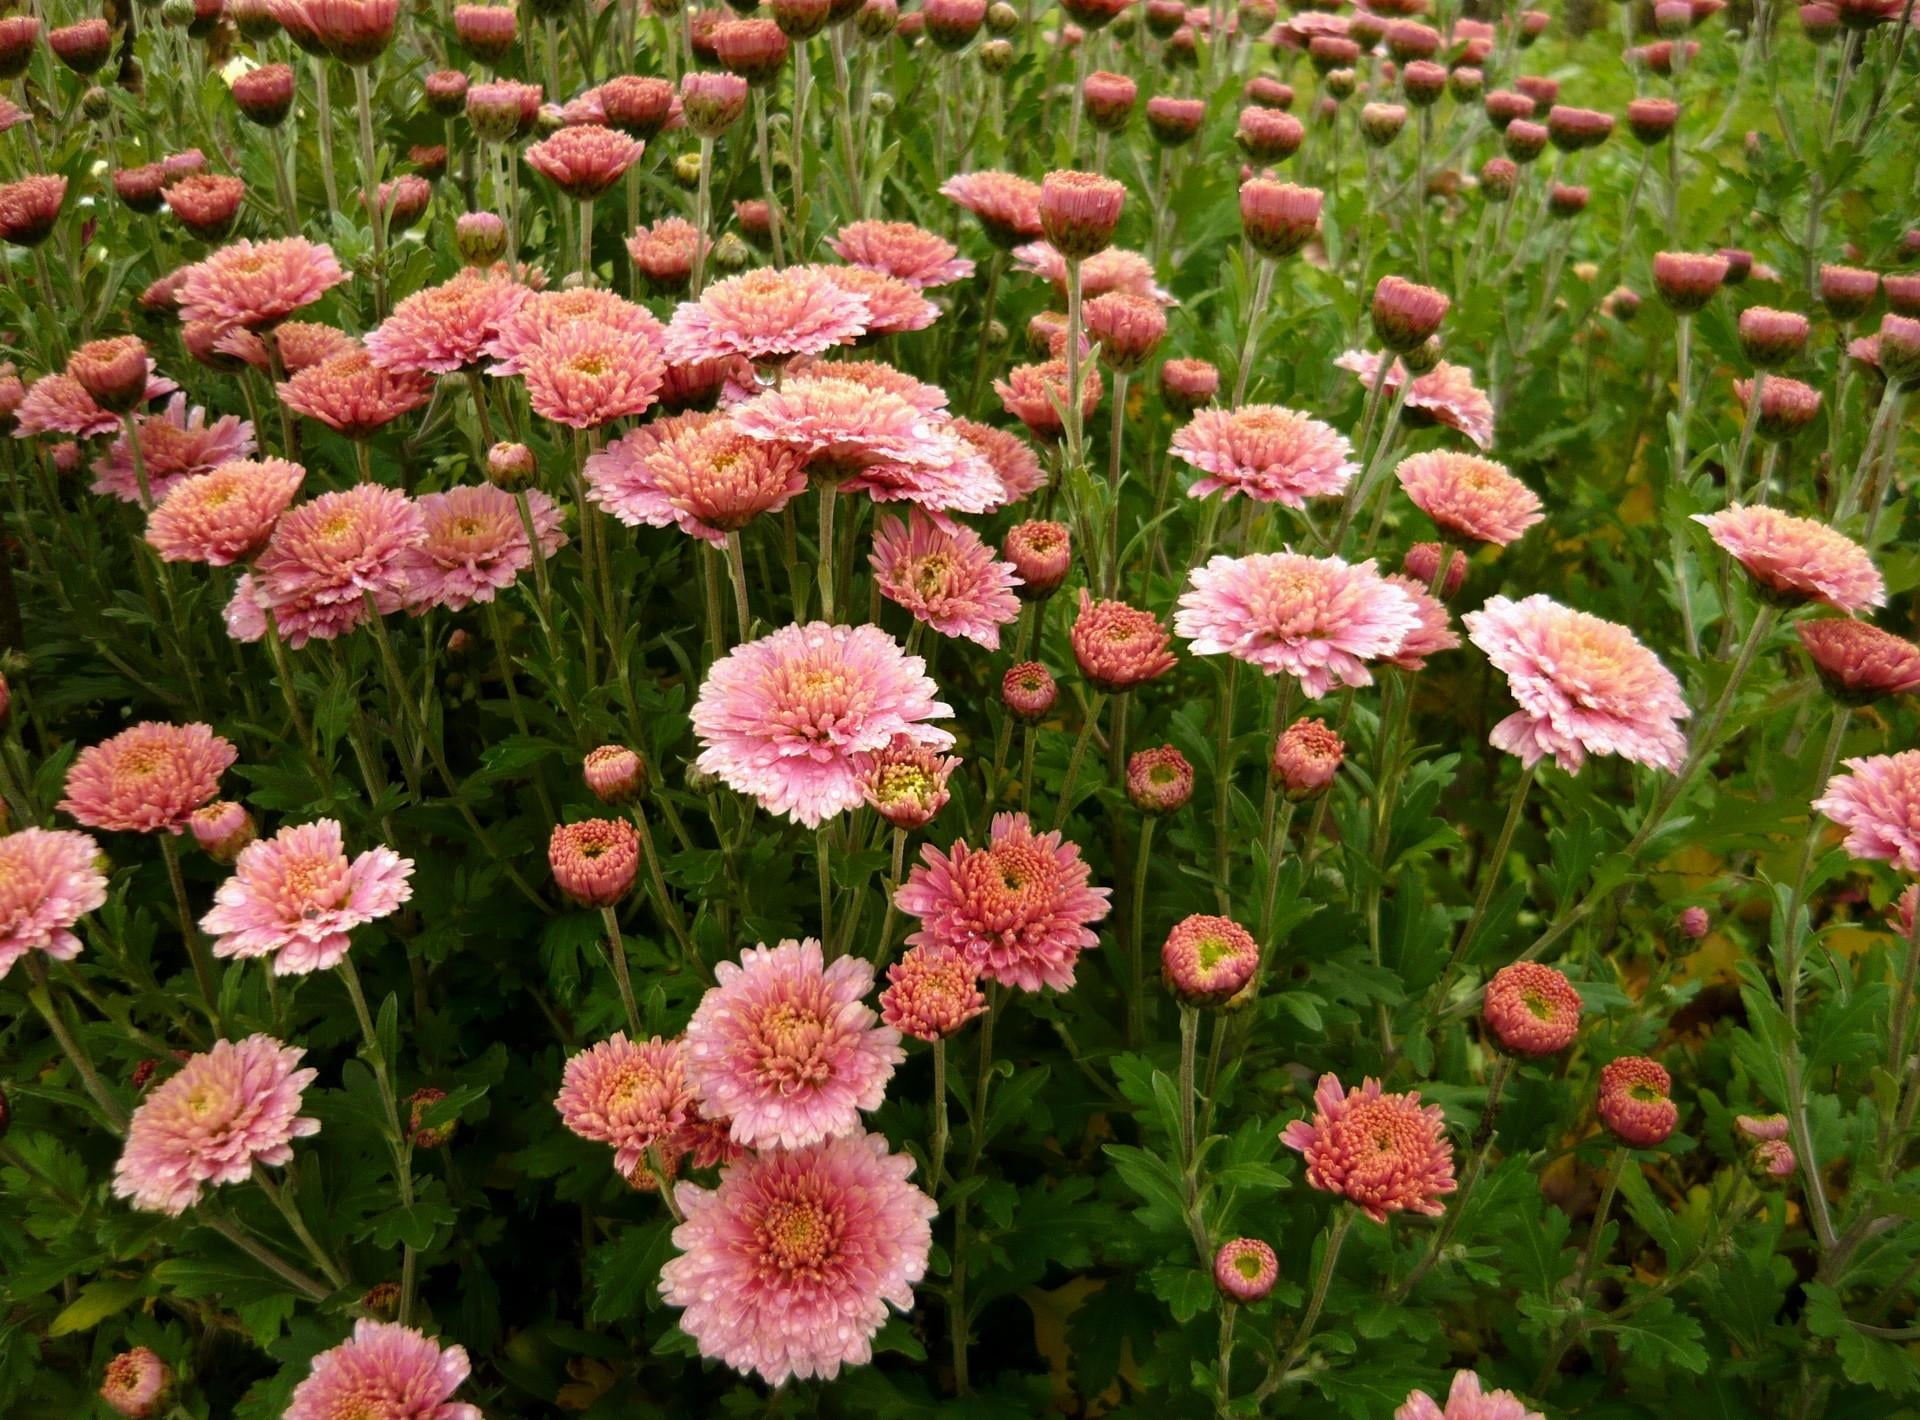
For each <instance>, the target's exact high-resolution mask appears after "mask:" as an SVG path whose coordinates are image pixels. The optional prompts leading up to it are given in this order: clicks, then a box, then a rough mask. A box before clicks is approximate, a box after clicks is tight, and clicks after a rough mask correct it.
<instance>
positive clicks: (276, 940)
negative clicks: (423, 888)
mask: <svg viewBox="0 0 1920 1420" xmlns="http://www.w3.org/2000/svg"><path fill="white" fill-rule="evenodd" d="M412 876H413V861H412V860H411V859H409V858H402V857H401V856H400V855H399V854H398V853H395V852H394V851H393V850H392V849H391V848H386V847H379V848H370V849H368V850H367V851H366V852H365V853H362V854H360V855H359V856H358V857H357V858H353V859H349V858H348V857H347V852H346V845H345V841H344V839H343V838H342V836H341V832H340V825H339V824H338V823H337V822H335V821H334V820H333V819H329V818H323V819H318V820H316V821H314V822H313V823H303V824H298V825H295V826H293V827H289V828H283V829H281V830H280V831H279V832H278V833H276V834H275V835H274V836H273V837H272V838H263V839H261V840H260V841H258V842H256V843H249V844H248V845H247V846H246V847H245V848H243V849H241V850H240V856H239V858H238V859H237V860H236V861H235V863H234V869H233V876H232V877H230V878H228V879H227V880H226V881H225V882H224V883H222V884H220V887H219V889H218V891H216V892H215V893H214V898H213V910H212V911H211V912H209V913H208V914H207V915H206V916H205V917H203V918H201V919H200V926H201V927H202V928H203V929H205V930H206V931H207V932H208V933H209V934H210V935H212V936H213V938H214V943H213V954H214V955H215V956H217V957H238V958H240V959H242V960H245V959H247V958H250V957H272V958H273V974H274V975H275V976H303V975H305V974H306V973H308V972H312V971H325V970H326V969H328V968H329V967H335V966H338V965H339V964H340V963H341V962H342V961H344V960H346V955H347V948H348V947H349V946H350V945H351V939H350V934H351V933H352V931H353V929H354V928H355V927H360V926H364V925H365V924H366V923H369V922H376V921H378V920H379V919H380V918H382V917H386V916H389V915H391V914H392V913H394V912H397V911H399V910H400V905H401V904H402V903H404V902H406V901H407V900H408V899H409V898H410V897H412V896H413V884H412V883H411V882H410V881H409V879H411V877H412Z"/></svg>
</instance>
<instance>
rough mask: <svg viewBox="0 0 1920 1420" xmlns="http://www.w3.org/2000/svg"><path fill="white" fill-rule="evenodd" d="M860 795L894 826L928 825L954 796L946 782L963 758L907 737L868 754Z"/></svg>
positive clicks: (912, 827)
mask: <svg viewBox="0 0 1920 1420" xmlns="http://www.w3.org/2000/svg"><path fill="white" fill-rule="evenodd" d="M865 758H866V761H867V762H866V767H865V768H864V769H863V770H862V771H861V773H860V794H861V797H862V798H864V799H865V800H866V802H867V807H868V808H870V809H872V810H873V811H874V812H875V813H877V814H878V815H880V817H881V818H883V819H885V820H886V821H887V822H888V823H889V824H891V825H892V826H893V827H895V828H904V829H919V828H925V827H926V826H927V825H928V824H929V823H931V822H932V821H933V816H934V815H935V814H937V813H939V812H940V810H941V809H943V808H945V807H946V805H947V801H948V799H950V798H951V797H952V795H951V793H950V792H949V791H948V789H947V781H948V780H949V779H951V778H952V777H953V771H954V770H955V769H956V768H957V767H958V766H959V763H960V761H959V760H957V759H954V758H952V757H950V756H947V755H942V754H938V753H936V752H935V751H933V750H932V749H929V748H928V747H927V746H926V745H923V744H916V743H915V742H914V741H912V740H909V739H908V738H907V737H906V736H904V735H900V736H896V737H895V739H894V741H893V743H892V744H891V745H889V746H887V747H886V748H884V749H880V750H876V751H874V752H873V753H872V754H870V755H868V756H866V757H865Z"/></svg>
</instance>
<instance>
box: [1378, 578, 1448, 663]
mask: <svg viewBox="0 0 1920 1420" xmlns="http://www.w3.org/2000/svg"><path fill="white" fill-rule="evenodd" d="M1387 581H1389V582H1391V583H1392V584H1393V585H1394V586H1396V587H1398V588H1399V589H1400V590H1401V591H1403V592H1405V593H1406V594H1407V598H1408V600H1410V601H1411V602H1412V603H1413V614H1414V616H1415V617H1417V618H1418V619H1419V625H1417V626H1415V627H1414V628H1413V630H1411V631H1409V632H1408V633H1407V639H1406V640H1404V641H1402V642H1401V643H1400V649H1399V650H1397V651H1395V652H1394V653H1393V654H1392V655H1391V656H1388V657H1387V664H1388V665H1390V666H1393V667H1395V668H1396V669H1399V670H1403V671H1422V670H1425V669H1426V668H1427V657H1429V656H1437V655H1439V654H1440V653H1441V652H1442V651H1452V650H1455V649H1457V648H1458V647H1459V645H1460V638H1459V636H1458V635H1456V634H1455V632H1454V629H1453V617H1452V614H1451V613H1450V612H1448V610H1447V607H1446V603H1444V602H1442V601H1441V600H1440V599H1439V598H1438V597H1436V596H1434V595H1433V593H1432V592H1430V591H1428V590H1427V589H1426V587H1424V586H1422V585H1421V584H1420V583H1419V582H1416V581H1414V580H1413V578H1411V577H1403V576H1402V575H1401V574H1400V573H1398V572H1389V573H1387Z"/></svg>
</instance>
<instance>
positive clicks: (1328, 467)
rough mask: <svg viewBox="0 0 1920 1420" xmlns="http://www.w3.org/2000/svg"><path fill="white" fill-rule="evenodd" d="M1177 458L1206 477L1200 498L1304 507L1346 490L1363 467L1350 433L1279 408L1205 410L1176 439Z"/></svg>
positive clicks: (1194, 491)
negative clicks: (1242, 496)
mask: <svg viewBox="0 0 1920 1420" xmlns="http://www.w3.org/2000/svg"><path fill="white" fill-rule="evenodd" d="M1169 447H1170V449H1171V451H1172V453H1173V456H1174V457H1175V458H1177V459H1179V460H1180V461H1181V462H1182V463H1187V464H1191V465H1192V466H1193V467H1195V468H1197V469H1199V470H1200V471H1201V472H1202V473H1203V474H1205V475H1206V476H1205V477H1204V478H1201V479H1199V480H1197V481H1196V482H1195V483H1194V484H1193V486H1192V487H1191V488H1189V489H1188V490H1187V492H1188V493H1189V494H1191V495H1192V496H1193V497H1195V498H1204V497H1205V496H1206V495H1207V494H1209V493H1218V494H1220V495H1221V496H1222V497H1225V498H1231V497H1233V495H1234V494H1236V493H1244V494H1245V495H1246V496H1247V497H1249V498H1252V499H1254V500H1256V501H1258V502H1261V503H1280V504H1283V505H1284V506H1286V507H1289V508H1299V507H1303V506H1305V504H1306V500H1307V499H1309V498H1331V497H1333V496H1335V495H1337V494H1340V493H1344V492H1345V491H1346V489H1347V485H1348V484H1349V483H1350V482H1352V481H1353V476H1354V475H1355V474H1356V473H1358V472H1359V471H1360V465H1359V464H1357V463H1355V462H1354V461H1353V446H1352V445H1351V444H1349V443H1348V442H1347V439H1346V436H1345V435H1344V434H1342V433H1340V432H1339V431H1338V430H1336V429H1335V428H1333V426H1332V425H1329V424H1323V423H1321V422H1320V421H1319V420H1318V419H1309V418H1308V417H1307V416H1306V415H1304V414H1301V413H1298V412H1297V411H1295V410H1291V409H1282V408H1281V407H1280V406H1278V405H1274V404H1248V405H1242V406H1241V407H1240V408H1238V409H1202V410H1199V411H1197V412H1196V413H1195V414H1194V416H1193V418H1192V419H1190V420H1188V421H1187V423H1186V424H1185V425H1184V426H1182V427H1181V428H1180V429H1179V430H1178V431H1177V432H1176V433H1175V434H1174V436H1173V443H1172V444H1171V445H1170V446H1169Z"/></svg>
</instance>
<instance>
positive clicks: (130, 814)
mask: <svg viewBox="0 0 1920 1420" xmlns="http://www.w3.org/2000/svg"><path fill="white" fill-rule="evenodd" d="M239 757H240V751H239V750H237V749H235V748H234V747H233V745H232V744H231V743H229V742H228V741H226V740H224V739H222V738H221V737H220V736H218V735H216V734H215V733H214V732H213V731H212V730H211V729H210V728H209V727H208V726H206V725H198V724H195V725H168V724H163V723H162V722H160V721H158V720H145V721H142V722H141V723H140V724H138V725H135V726H133V727H132V728H131V729H126V730H122V731H121V732H120V733H119V734H117V735H115V736H113V738H112V739H107V740H102V741H101V742H100V743H99V744H97V745H90V746H88V747H87V748H86V749H83V750H81V751H80V755H79V758H77V759H75V760H74V762H73V766H72V768H70V769H68V770H67V796H66V798H64V799H62V800H61V801H60V807H61V808H62V809H63V810H64V811H66V812H67V813H69V814H72V815H73V816H74V817H75V818H76V819H78V820H79V821H80V822H81V823H84V824H85V825H86V826H87V827H88V828H102V829H107V830H109V831H117V832H126V833H160V832H166V833H172V834H178V833H181V832H183V831H184V830H185V829H186V826H187V816H188V815H189V814H191V813H192V812H193V811H194V810H195V809H197V808H199V807H200V806H201V805H202V804H204V803H206V802H207V801H208V800H209V799H212V798H213V797H214V796H215V795H217V794H218V793H219V792H220V776H221V775H222V774H224V773H226V772H227V770H228V769H229V768H230V767H231V766H232V764H233V762H234V760H236V759H238V758H239Z"/></svg>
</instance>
